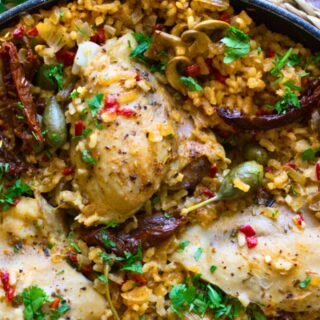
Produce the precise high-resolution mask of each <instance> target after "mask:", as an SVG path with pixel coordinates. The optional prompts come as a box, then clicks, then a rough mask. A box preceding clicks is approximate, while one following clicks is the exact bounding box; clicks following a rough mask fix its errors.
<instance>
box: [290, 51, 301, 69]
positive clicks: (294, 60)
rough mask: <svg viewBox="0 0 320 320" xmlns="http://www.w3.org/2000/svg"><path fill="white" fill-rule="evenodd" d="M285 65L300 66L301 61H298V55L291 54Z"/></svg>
mask: <svg viewBox="0 0 320 320" xmlns="http://www.w3.org/2000/svg"><path fill="white" fill-rule="evenodd" d="M287 64H288V66H289V67H294V66H296V65H301V64H302V61H301V59H300V57H299V55H298V54H296V53H293V54H291V55H290V57H289V59H288V63H287Z"/></svg>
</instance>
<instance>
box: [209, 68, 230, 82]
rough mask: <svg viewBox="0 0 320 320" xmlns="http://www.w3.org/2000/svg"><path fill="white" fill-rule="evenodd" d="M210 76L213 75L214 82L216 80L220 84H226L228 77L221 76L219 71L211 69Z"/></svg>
mask: <svg viewBox="0 0 320 320" xmlns="http://www.w3.org/2000/svg"><path fill="white" fill-rule="evenodd" d="M212 74H213V76H214V78H215V80H217V81H218V82H220V83H222V84H226V80H227V79H228V77H226V76H224V75H222V74H221V73H220V71H219V70H217V69H214V68H213V70H212Z"/></svg>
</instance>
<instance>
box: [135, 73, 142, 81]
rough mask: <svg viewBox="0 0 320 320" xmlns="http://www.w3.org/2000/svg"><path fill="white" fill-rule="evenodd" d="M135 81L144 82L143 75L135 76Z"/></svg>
mask: <svg viewBox="0 0 320 320" xmlns="http://www.w3.org/2000/svg"><path fill="white" fill-rule="evenodd" d="M135 79H136V81H140V80H142V77H141V74H140V73H137V74H136V76H135Z"/></svg>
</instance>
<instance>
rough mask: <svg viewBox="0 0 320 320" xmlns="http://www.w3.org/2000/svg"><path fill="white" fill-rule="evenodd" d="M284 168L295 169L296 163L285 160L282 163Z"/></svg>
mask: <svg viewBox="0 0 320 320" xmlns="http://www.w3.org/2000/svg"><path fill="white" fill-rule="evenodd" d="M284 167H285V168H291V169H297V165H296V164H295V163H293V162H287V163H286V164H285V165H284Z"/></svg>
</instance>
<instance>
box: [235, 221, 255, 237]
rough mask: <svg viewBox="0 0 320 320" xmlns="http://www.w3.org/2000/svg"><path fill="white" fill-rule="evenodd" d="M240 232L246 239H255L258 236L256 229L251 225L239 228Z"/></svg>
mask: <svg viewBox="0 0 320 320" xmlns="http://www.w3.org/2000/svg"><path fill="white" fill-rule="evenodd" d="M239 231H240V232H242V233H243V234H244V235H245V236H246V237H253V236H255V235H256V232H255V231H254V229H253V228H252V227H251V226H250V224H245V225H243V226H241V227H240V228H239Z"/></svg>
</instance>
